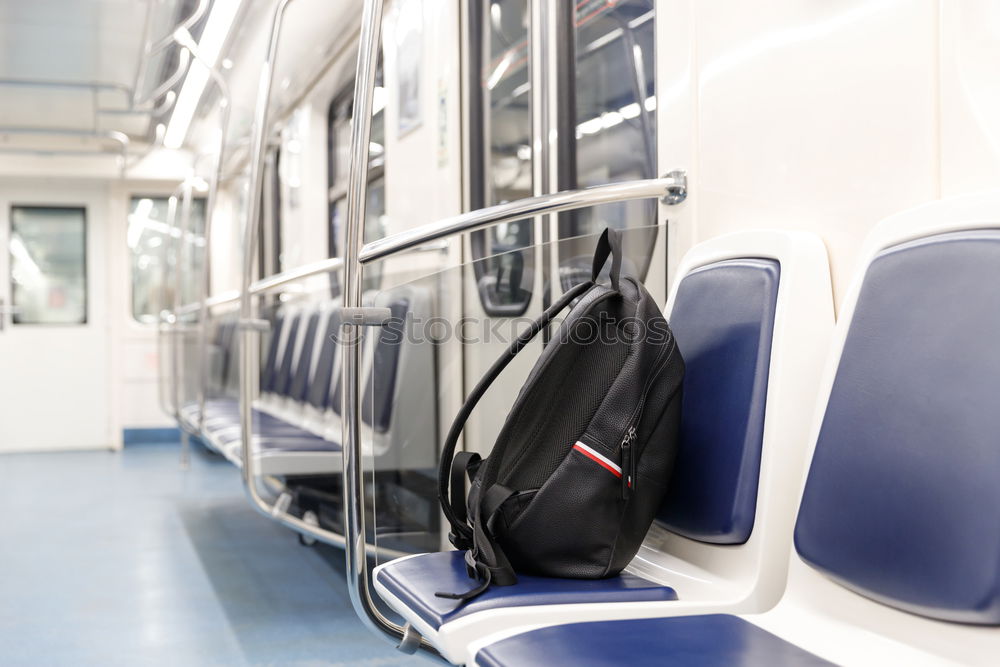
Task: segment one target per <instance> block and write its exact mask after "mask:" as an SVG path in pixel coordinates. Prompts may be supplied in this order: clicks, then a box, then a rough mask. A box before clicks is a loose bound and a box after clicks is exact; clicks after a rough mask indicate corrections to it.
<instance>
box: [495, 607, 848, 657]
mask: <svg viewBox="0 0 1000 667" xmlns="http://www.w3.org/2000/svg"><path fill="white" fill-rule="evenodd" d="M476 664H478V665H481V666H482V667H501V666H511V665H517V666H518V667H533V666H536V665H537V667H548V665H554V664H566V665H592V666H594V667H602V666H604V665H606V666H607V667H618V666H619V665H630V667H647V666H648V667H669V666H671V665H676V666H677V667H690V666H692V665H699V666H709V665H717V666H718V667H730V666H731V665H768V666H770V667H783V666H785V665H788V666H792V665H794V666H795V667H799V666H802V667H806V666H808V665H830V664H832V663H830V662H827V661H826V660H823V659H821V658H818V657H816V656H815V655H813V654H811V653H809V652H807V651H803V650H802V649H801V648H799V647H797V646H795V645H794V644H791V643H789V642H787V641H785V640H783V639H780V638H778V637H775V636H774V635H772V634H771V633H769V632H765V631H764V630H761V629H760V628H758V627H757V626H755V625H754V624H752V623H749V622H747V621H745V620H743V619H741V618H739V617H737V616H727V615H724V614H713V615H710V616H679V617H677V618H646V619H639V620H628V621H604V622H592V623H572V624H570V625H554V626H551V627H548V628H542V629H540V630H535V631H534V632H528V633H525V634H521V635H514V636H513V637H510V638H508V639H504V640H501V641H499V642H496V643H495V644H491V645H490V646H487V647H486V648H485V649H483V650H482V651H480V652H479V653H478V654H477V655H476Z"/></svg>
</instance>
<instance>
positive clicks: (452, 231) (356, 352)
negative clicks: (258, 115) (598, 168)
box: [341, 0, 687, 655]
mask: <svg viewBox="0 0 1000 667" xmlns="http://www.w3.org/2000/svg"><path fill="white" fill-rule="evenodd" d="M382 9H383V1H382V0H366V2H365V5H364V14H363V15H362V20H361V39H360V48H359V52H358V67H357V74H356V77H355V82H354V119H353V121H354V122H353V123H352V126H351V154H350V157H351V162H350V183H349V185H348V200H347V228H346V234H347V239H346V243H345V257H344V262H345V271H344V273H345V278H344V284H345V288H344V306H345V308H349V309H350V308H360V307H361V294H362V291H361V270H362V268H363V267H364V265H365V264H369V263H371V262H374V261H376V260H379V259H385V258H387V257H391V256H393V255H395V254H398V253H401V252H404V251H406V250H410V249H412V248H415V247H417V246H420V245H423V244H426V243H428V242H431V241H435V240H438V239H443V238H445V237H448V236H453V235H456V234H462V233H465V232H470V231H474V230H477V229H483V228H486V227H490V226H493V225H497V224H500V223H503V222H507V221H512V220H518V219H522V218H525V217H531V216H536V215H541V214H545V213H557V212H560V211H569V210H573V209H579V208H586V207H590V206H596V205H598V204H606V203H612V202H621V201H629V200H636V199H649V198H654V197H656V198H662V199H663V201H664V203H666V204H678V203H680V202H682V201H684V199H685V197H686V195H687V180H686V176H685V174H684V172H681V171H675V172H671V173H670V174H667V175H666V176H664V177H663V178H656V179H646V180H639V181H627V182H623V183H612V184H610V185H601V186H597V187H593V188H587V189H583V190H574V191H565V192H557V193H554V194H549V195H542V196H538V197H530V198H527V199H521V200H518V201H515V202H509V203H507V204H500V205H497V206H492V207H490V208H486V209H481V210H478V211H472V212H469V213H465V214H462V215H459V216H455V217H453V218H447V219H445V220H441V221H438V222H434V223H431V224H428V225H423V226H422V227H418V228H416V229H412V230H408V231H405V232H402V233H399V234H394V235H393V236H390V237H387V238H385V239H381V240H379V241H375V242H372V243H369V244H367V245H363V230H364V220H365V213H366V211H365V206H366V199H365V189H366V186H367V183H368V146H369V142H370V140H371V111H372V97H373V93H374V85H375V64H376V61H377V57H378V46H379V41H380V35H381V28H382V25H381V21H382ZM348 338H352V337H344V339H345V340H346V339H348ZM342 350H343V354H344V357H343V359H344V362H343V369H342V372H343V377H342V386H343V388H344V391H343V396H342V400H343V404H342V409H341V416H342V424H343V456H344V510H345V513H346V516H345V522H344V523H345V527H346V531H345V532H346V535H345V537H346V539H347V544H346V556H347V586H348V590H349V591H350V594H351V601H352V602H353V604H354V608H355V610H356V611H357V613H358V615H359V616H360V617H361V619H362V620H363V621H365V622H366V623H367V624H368V625H369V627H371V628H372V629H373V630H375V631H376V632H378V633H381V634H383V635H386V636H388V637H389V638H391V639H394V640H399V641H400V644H399V646H398V648H399V649H400V650H403V651H406V652H414V651H416V650H417V649H418V648H421V649H424V650H426V651H427V652H429V653H432V654H435V655H439V654H438V652H437V650H436V649H435V648H434V647H433V646H431V645H430V644H429V643H428V642H427V641H426V640H425V639H424V638H422V637H420V636H419V635H418V634H417V633H416V632H415V631H414V630H413V628H412V627H411V626H409V625H407V626H406V627H405V628H401V627H400V626H399V625H398V624H396V623H394V622H392V621H391V620H389V619H387V618H386V617H385V616H384V615H383V614H382V613H381V612H380V611H379V610H378V608H377V607H376V606H375V604H374V603H373V601H372V598H371V589H370V587H369V585H368V570H367V559H368V554H367V545H366V543H365V539H364V536H365V512H364V479H363V470H362V466H361V456H362V443H361V432H360V428H359V425H360V423H361V412H360V410H361V401H360V382H359V379H360V376H359V367H360V365H361V346H359V345H350V344H346V345H342Z"/></svg>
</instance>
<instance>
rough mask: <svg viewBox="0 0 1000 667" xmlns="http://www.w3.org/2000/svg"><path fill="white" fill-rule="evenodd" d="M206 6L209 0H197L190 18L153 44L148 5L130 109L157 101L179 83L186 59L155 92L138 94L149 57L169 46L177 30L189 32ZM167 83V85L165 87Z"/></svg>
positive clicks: (185, 68)
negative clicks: (150, 36)
mask: <svg viewBox="0 0 1000 667" xmlns="http://www.w3.org/2000/svg"><path fill="white" fill-rule="evenodd" d="M208 5H209V0H199V2H198V6H197V7H195V8H194V11H192V12H191V15H190V16H188V17H187V18H186V19H185V20H183V21H181V22H180V23H179V24H177V26H176V27H175V28H174V29H173V30H171V31H170V33H169V34H167V35H165V36H164V37H162V38H160V39H159V40H158V41H157V42H155V43H153V42H152V41H151V40H150V38H149V28H150V21H151V20H152V11H153V10H152V3H150V7H149V8H148V9H147V10H146V24H145V26H144V27H143V49H142V56H141V57H140V58H139V65H138V66H137V67H136V72H135V79H134V81H133V85H132V91H131V94H130V99H129V102H130V104H129V106H130V107H131V108H135V107H138V106H142V105H145V104H146V103H148V102H150V101H152V100H155V99H159V98H160V97H161V96H163V95H164V94H166V92H167V91H168V90H170V89H171V88H173V87H174V85H176V83H177V82H178V81H180V79H181V77H182V76H184V72H186V71H187V67H188V64H189V62H188V60H187V59H184V60H183V61H182V62H179V63H178V66H177V69H176V70H175V71H174V73H173V74H172V75H170V76H169V77H167V79H166V80H165V81H164V82H163V84H161V85H160V86H158V87H157V88H156V90H155V91H153V92H151V93H150V94H149V95H142V96H140V94H139V89H140V88H142V87H143V85H144V84H145V83H146V66H147V65H148V64H149V57H150V56H152V55H156V54H157V53H159V52H160V51H163V50H164V49H166V48H167V47H169V46H170V45H171V44H173V43H174V33H175V32H176V31H177V30H178V29H181V28H183V29H184V30H188V31H190V30H191V28H193V27H194V25H195V24H196V23H197V22H198V21H200V20H201V17H202V16H204V15H205V12H206V11H208ZM168 82H169V85H167V83H168ZM153 112H154V114H155V112H156V109H153Z"/></svg>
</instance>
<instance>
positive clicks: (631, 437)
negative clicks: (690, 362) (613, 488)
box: [620, 337, 677, 499]
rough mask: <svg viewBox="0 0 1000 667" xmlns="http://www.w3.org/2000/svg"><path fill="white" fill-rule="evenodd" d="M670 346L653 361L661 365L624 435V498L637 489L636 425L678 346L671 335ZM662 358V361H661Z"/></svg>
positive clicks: (621, 450) (622, 457)
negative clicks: (658, 379) (656, 382)
mask: <svg viewBox="0 0 1000 667" xmlns="http://www.w3.org/2000/svg"><path fill="white" fill-rule="evenodd" d="M670 343H671V344H670V347H664V348H663V349H662V350H660V353H659V354H658V355H657V357H656V360H655V361H654V362H653V363H654V364H655V363H659V366H658V367H657V368H656V370H655V371H653V373H652V375H650V376H649V380H647V381H646V386H645V387H644V388H643V390H642V396H641V397H640V398H639V404H638V405H636V407H635V410H634V411H633V412H632V416H631V417H629V420H628V424H629V425H628V428H626V429H625V433H624V435H623V436H622V440H621V446H620V455H621V462H622V463H621V465H622V498H624V499H627V498H628V497H629V492H630V491H635V484H636V482H637V481H638V480H637V479H636V478H637V474H636V469H637V465H638V461H637V459H638V458H639V452H637V451H633V449H634V448H633V445H634V444H635V441H636V439H637V437H638V435H637V432H636V427H638V425H639V421H640V420H641V419H642V411H643V408H645V407H646V398H647V397H648V396H649V390H650V388H651V387H652V386H653V382H655V381H656V378H658V377H659V376H660V373H661V372H663V369H664V368H666V367H667V361H668V360H669V358H670V353H672V352H673V351H674V348H675V347H676V346H677V341H676V340H675V339H674V338H673V337H671V341H670ZM661 360H662V363H660V362H661Z"/></svg>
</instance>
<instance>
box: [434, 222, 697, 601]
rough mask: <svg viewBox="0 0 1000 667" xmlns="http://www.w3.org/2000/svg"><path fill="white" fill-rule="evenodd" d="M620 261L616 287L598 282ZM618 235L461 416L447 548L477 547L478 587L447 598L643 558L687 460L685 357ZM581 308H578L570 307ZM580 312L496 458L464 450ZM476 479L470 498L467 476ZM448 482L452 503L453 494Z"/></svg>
mask: <svg viewBox="0 0 1000 667" xmlns="http://www.w3.org/2000/svg"><path fill="white" fill-rule="evenodd" d="M609 255H610V256H611V258H612V263H611V270H610V283H611V284H610V285H606V284H603V283H598V282H597V279H598V276H599V274H600V273H601V271H602V269H603V267H604V265H605V263H606V262H607V259H608V256H609ZM621 265H622V250H621V237H620V235H619V233H618V232H616V231H614V230H612V229H607V230H605V232H604V234H603V235H602V236H601V239H600V241H599V242H598V245H597V250H596V252H595V254H594V263H593V269H592V272H591V278H590V280H588V281H586V282H583V283H580V284H579V285H577V286H575V287H573V288H572V289H570V290H569V291H568V292H566V293H565V294H564V295H563V296H562V298H560V299H559V300H558V301H557V302H556V303H554V304H553V305H552V306H551V307H550V308H548V309H547V310H546V311H545V312H544V313H542V315H541V316H540V317H539V318H538V319H537V320H535V321H534V322H533V323H532V325H531V327H529V328H528V330H527V331H525V332H524V333H523V334H521V335H520V336H518V338H517V339H516V340H514V342H513V343H512V344H511V345H510V347H509V348H508V349H507V351H506V352H505V353H504V354H503V356H501V357H500V358H499V359H498V360H497V361H496V362H495V363H494V364H493V366H492V367H491V368H490V370H489V371H488V372H487V373H486V375H485V376H484V377H483V378H482V380H480V381H479V383H478V384H477V385H476V387H475V388H474V389H473V390H472V392H471V393H470V394H469V397H468V398H467V399H466V401H465V404H464V405H463V406H462V409H461V410H460V411H459V413H458V415H457V416H456V417H455V421H454V423H453V424H452V426H451V430H450V431H449V433H448V437H447V439H446V440H445V444H444V449H443V452H442V457H441V464H440V467H439V470H438V497H439V499H440V501H441V507H442V509H443V510H444V514H445V516H446V517H447V519H448V521H449V522H450V523H451V533H450V535H449V539H450V540H451V542H452V544H454V545H455V547H456V548H458V549H467V550H468V551H467V553H466V554H465V562H466V568H467V570H468V573H469V577H470V578H473V579H476V580H477V581H478V582H479V585H478V586H476V587H475V588H474V589H472V590H470V591H468V592H464V593H453V592H441V593H438V594H437V595H438V596H440V597H445V598H450V599H456V600H469V599H471V598H473V597H475V596H477V595H479V594H480V593H482V592H483V591H485V590H486V589H487V588H488V587H489V586H490V585H491V584H495V585H498V586H505V585H510V584H514V583H517V575H516V574H515V570H516V571H518V572H522V573H525V574H538V575H545V576H554V577H572V578H580V579H599V578H603V577H610V576H613V575H616V574H618V573H619V572H621V570H622V569H624V568H625V566H626V565H628V563H629V561H631V560H632V558H633V557H634V556H635V554H636V552H637V551H638V550H639V545H640V544H641V543H642V540H643V538H644V537H645V535H646V532H647V530H648V529H649V525H650V524H651V523H652V521H653V518H654V515H655V514H656V512H657V510H658V509H659V507H660V503H661V501H662V500H663V497H664V494H665V492H666V489H667V481H668V480H669V479H670V473H671V470H672V468H673V462H674V458H675V455H676V452H677V438H678V427H679V424H680V407H681V380H682V379H683V376H684V362H683V360H682V359H681V355H680V352H679V351H678V349H677V343H676V342H675V340H674V337H673V334H672V333H671V331H670V328H669V326H668V325H667V321H666V320H665V319H664V318H663V315H662V314H661V312H660V309H659V307H657V305H656V302H655V301H654V300H653V297H651V296H650V294H649V292H647V291H646V289H645V288H644V287H643V285H642V284H641V283H640V282H639V281H638V280H637V279H635V278H634V277H632V276H629V275H624V276H623V275H621ZM574 301H575V304H574ZM571 304H572V308H571V309H570V311H569V313H568V314H567V316H566V319H565V321H564V322H563V323H562V324H561V325H560V326H559V328H558V329H557V330H556V331H555V333H554V336H553V338H552V340H551V341H550V342H549V344H548V345H547V346H546V347H545V349H544V351H543V352H542V354H541V356H540V357H539V359H538V361H537V363H536V364H535V366H534V368H533V369H532V370H531V373H530V374H529V376H528V379H527V381H526V382H525V383H524V386H523V387H522V388H521V391H520V392H519V394H518V396H517V399H516V400H515V402H514V406H513V407H512V408H511V411H510V413H509V414H508V415H507V420H506V422H505V423H504V426H503V429H502V430H501V431H500V435H499V437H498V438H497V440H496V443H495V444H494V445H493V450H492V451H491V452H490V455H489V457H488V458H486V459H480V457H479V455H478V454H474V453H471V452H460V453H459V454H458V455H455V445H456V443H457V442H458V438H459V435H460V434H461V432H462V429H463V428H464V426H465V422H466V420H467V419H468V417H469V414H470V413H471V412H472V410H473V408H474V407H475V406H476V404H477V403H478V402H479V399H480V398H482V396H483V394H484V393H485V392H486V390H487V389H488V388H489V386H490V384H492V383H493V381H494V380H495V379H496V378H497V376H498V375H499V374H500V372H501V371H502V370H503V369H504V367H506V366H507V364H508V363H510V361H511V360H512V359H513V358H514V356H515V355H517V353H518V352H520V351H521V350H522V349H524V347H525V346H526V345H527V344H528V342H529V341H531V339H532V338H534V337H535V336H536V335H537V334H538V333H539V332H540V331H542V330H543V329H544V328H545V327H546V326H547V325H549V323H551V322H552V320H553V318H554V317H555V316H556V315H557V314H558V313H559V312H561V311H562V310H563V309H565V308H566V307H567V306H569V305H571ZM466 475H468V477H469V479H470V481H471V482H472V484H471V486H470V490H469V498H468V503H466V502H465V477H466ZM449 485H450V487H451V495H450V496H449V494H448V488H449Z"/></svg>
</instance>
